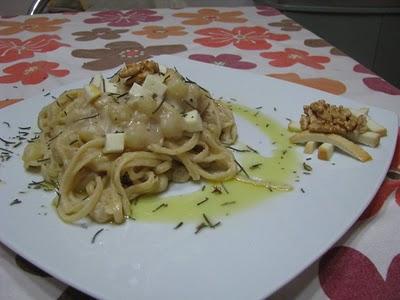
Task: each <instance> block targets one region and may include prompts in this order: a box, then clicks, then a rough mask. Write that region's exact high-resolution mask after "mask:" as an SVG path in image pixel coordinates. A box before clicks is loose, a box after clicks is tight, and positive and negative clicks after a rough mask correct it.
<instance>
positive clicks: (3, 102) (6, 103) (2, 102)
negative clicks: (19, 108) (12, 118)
mask: <svg viewBox="0 0 400 300" xmlns="http://www.w3.org/2000/svg"><path fill="white" fill-rule="evenodd" d="M21 100H23V99H22V98H18V99H4V100H0V109H2V108H4V107H6V106H9V105H12V104H14V103H17V102H19V101H21Z"/></svg>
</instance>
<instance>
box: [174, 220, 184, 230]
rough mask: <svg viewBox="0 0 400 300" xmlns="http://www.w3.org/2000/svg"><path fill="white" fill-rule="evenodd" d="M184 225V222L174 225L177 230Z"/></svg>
mask: <svg viewBox="0 0 400 300" xmlns="http://www.w3.org/2000/svg"><path fill="white" fill-rule="evenodd" d="M182 225H183V222H179V223H178V225H176V226H175V227H174V229H175V230H177V229H178V228H180V227H181V226H182Z"/></svg>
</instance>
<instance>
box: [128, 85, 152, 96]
mask: <svg viewBox="0 0 400 300" xmlns="http://www.w3.org/2000/svg"><path fill="white" fill-rule="evenodd" d="M152 94H153V93H152V92H150V91H149V90H148V89H145V88H144V87H142V86H141V85H139V84H137V83H136V82H135V83H134V84H133V85H132V87H131V89H130V90H129V95H131V96H134V97H144V96H150V97H151V95H152Z"/></svg>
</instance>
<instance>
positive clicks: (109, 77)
mask: <svg viewBox="0 0 400 300" xmlns="http://www.w3.org/2000/svg"><path fill="white" fill-rule="evenodd" d="M121 70H122V68H121V69H119V70H118V71H117V72H115V73H114V74H113V75H111V76H110V77H107V79H111V78H113V77H114V76H115V75H117V74H118V73H119V71H121Z"/></svg>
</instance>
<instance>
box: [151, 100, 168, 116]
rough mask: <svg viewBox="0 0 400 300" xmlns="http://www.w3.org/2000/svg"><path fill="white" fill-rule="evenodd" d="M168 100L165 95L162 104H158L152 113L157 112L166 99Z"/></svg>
mask: <svg viewBox="0 0 400 300" xmlns="http://www.w3.org/2000/svg"><path fill="white" fill-rule="evenodd" d="M165 100H166V97H164V99H162V100H161V102H160V104H159V105H158V106H157V108H156V109H155V110H154V111H153V112H152V114H155V113H156V112H157V111H158V110H159V109H160V108H161V105H163V103H164V101H165Z"/></svg>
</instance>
